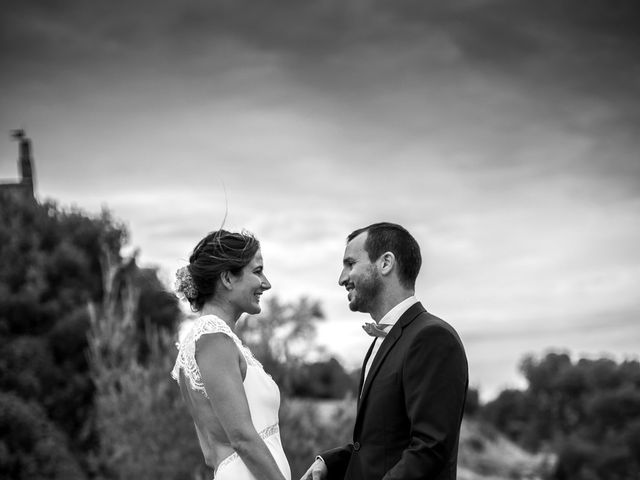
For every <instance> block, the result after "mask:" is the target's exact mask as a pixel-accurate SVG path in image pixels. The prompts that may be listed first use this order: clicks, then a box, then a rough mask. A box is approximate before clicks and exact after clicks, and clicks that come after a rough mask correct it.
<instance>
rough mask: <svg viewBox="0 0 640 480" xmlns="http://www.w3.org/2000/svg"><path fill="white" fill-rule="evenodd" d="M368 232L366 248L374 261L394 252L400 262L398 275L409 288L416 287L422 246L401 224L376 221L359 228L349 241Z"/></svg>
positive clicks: (349, 237) (370, 258) (348, 238)
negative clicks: (385, 253)
mask: <svg viewBox="0 0 640 480" xmlns="http://www.w3.org/2000/svg"><path fill="white" fill-rule="evenodd" d="M365 232H367V233H368V236H367V240H366V242H365V244H364V249H365V251H366V252H367V254H368V255H369V260H371V261H372V262H373V261H375V260H377V259H378V258H380V255H382V254H383V253H384V252H392V253H393V254H394V255H395V257H396V262H397V263H398V277H399V279H400V282H401V283H402V284H403V285H404V286H405V287H407V288H415V285H416V278H418V273H420V267H421V266H422V256H421V255H420V246H419V245H418V242H416V240H415V238H413V237H412V236H411V234H410V233H409V232H408V231H407V229H405V228H404V227H401V226H400V225H397V224H395V223H388V222H381V223H374V224H372V225H369V226H368V227H364V228H359V229H358V230H355V231H353V232H352V233H351V234H350V235H349V236H348V237H347V243H348V242H350V241H351V240H353V239H354V238H355V237H357V236H358V235H360V234H361V233H365Z"/></svg>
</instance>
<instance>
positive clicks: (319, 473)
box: [300, 458, 328, 480]
mask: <svg viewBox="0 0 640 480" xmlns="http://www.w3.org/2000/svg"><path fill="white" fill-rule="evenodd" d="M327 473H328V471H327V466H326V465H325V464H324V461H322V460H321V459H319V458H316V461H315V462H313V463H312V464H311V466H310V467H309V468H308V469H307V471H306V472H304V475H302V477H301V478H300V480H325V479H326V478H327Z"/></svg>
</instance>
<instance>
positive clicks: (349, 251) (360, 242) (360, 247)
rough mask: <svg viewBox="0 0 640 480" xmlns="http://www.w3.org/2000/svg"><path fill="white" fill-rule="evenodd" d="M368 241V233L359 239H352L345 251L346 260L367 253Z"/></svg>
mask: <svg viewBox="0 0 640 480" xmlns="http://www.w3.org/2000/svg"><path fill="white" fill-rule="evenodd" d="M366 241H367V232H364V233H361V234H360V235H358V236H357V237H355V238H353V239H351V240H350V241H349V242H348V243H347V246H346V248H345V249H344V257H345V260H346V259H347V257H358V256H360V255H361V254H362V252H364V251H365V248H364V247H365V243H366Z"/></svg>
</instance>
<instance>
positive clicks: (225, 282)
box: [220, 270, 232, 290]
mask: <svg viewBox="0 0 640 480" xmlns="http://www.w3.org/2000/svg"><path fill="white" fill-rule="evenodd" d="M220 285H222V286H223V287H224V288H226V289H227V290H231V285H232V282H231V272H230V271H229V270H225V271H224V272H222V273H221V274H220Z"/></svg>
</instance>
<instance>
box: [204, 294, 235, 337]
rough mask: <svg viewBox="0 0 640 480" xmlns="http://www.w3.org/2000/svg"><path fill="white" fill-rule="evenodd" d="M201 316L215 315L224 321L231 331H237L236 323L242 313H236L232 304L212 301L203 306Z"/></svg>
mask: <svg viewBox="0 0 640 480" xmlns="http://www.w3.org/2000/svg"><path fill="white" fill-rule="evenodd" d="M200 313H201V315H203V316H204V315H215V316H216V317H218V318H220V319H222V320H224V323H226V324H227V325H229V328H230V329H231V330H234V331H235V328H236V322H237V321H238V318H240V313H241V312H240V313H238V312H236V311H235V309H234V308H233V307H232V306H231V304H228V303H227V304H225V303H223V302H217V301H215V300H210V301H208V302H207V303H205V304H204V305H203V306H202V310H200Z"/></svg>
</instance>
